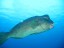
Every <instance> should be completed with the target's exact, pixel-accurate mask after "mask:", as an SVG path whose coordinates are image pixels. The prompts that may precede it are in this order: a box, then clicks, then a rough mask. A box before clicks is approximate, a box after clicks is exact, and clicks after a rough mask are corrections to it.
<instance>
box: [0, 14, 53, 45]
mask: <svg viewBox="0 0 64 48" xmlns="http://www.w3.org/2000/svg"><path fill="white" fill-rule="evenodd" d="M53 23H54V22H53V21H52V20H51V19H50V17H49V15H42V16H33V17H30V18H28V19H26V20H24V21H23V22H20V23H18V24H17V25H15V26H14V27H13V28H12V29H11V30H10V32H0V45H1V44H3V43H4V42H5V41H6V40H7V39H9V38H15V39H19V38H24V37H27V36H29V35H31V34H35V33H36V34H37V33H41V32H45V31H47V30H50V29H51V28H53Z"/></svg>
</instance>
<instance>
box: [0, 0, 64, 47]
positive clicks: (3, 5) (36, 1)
mask: <svg viewBox="0 0 64 48" xmlns="http://www.w3.org/2000/svg"><path fill="white" fill-rule="evenodd" d="M45 14H48V15H49V16H50V18H51V20H53V21H54V28H52V29H51V30H49V31H46V32H44V33H39V34H33V35H30V36H28V37H25V38H23V39H14V38H9V39H8V40H7V41H6V42H5V43H4V44H3V45H2V46H0V48H64V0H0V32H9V31H10V30H11V29H12V28H13V27H14V26H15V25H16V24H18V23H19V22H22V21H23V20H25V19H27V18H29V17H32V16H41V15H45Z"/></svg>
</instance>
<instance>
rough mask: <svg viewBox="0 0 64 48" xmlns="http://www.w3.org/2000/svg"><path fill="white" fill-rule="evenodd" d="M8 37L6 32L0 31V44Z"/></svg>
mask: <svg viewBox="0 0 64 48" xmlns="http://www.w3.org/2000/svg"><path fill="white" fill-rule="evenodd" d="M7 39H8V33H7V32H0V45H2V44H3V43H4V42H5V41H6V40H7Z"/></svg>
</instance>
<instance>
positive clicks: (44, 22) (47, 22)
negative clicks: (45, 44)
mask: <svg viewBox="0 0 64 48" xmlns="http://www.w3.org/2000/svg"><path fill="white" fill-rule="evenodd" d="M39 22H40V24H41V26H42V28H44V29H45V30H49V29H51V28H53V27H54V22H53V21H52V20H51V19H50V17H49V16H48V15H44V16H41V17H40V21H39Z"/></svg>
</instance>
